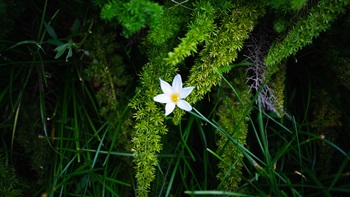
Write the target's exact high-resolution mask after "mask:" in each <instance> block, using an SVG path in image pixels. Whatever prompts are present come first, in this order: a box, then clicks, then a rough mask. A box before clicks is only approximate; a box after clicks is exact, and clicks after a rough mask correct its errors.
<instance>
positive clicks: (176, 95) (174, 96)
mask: <svg viewBox="0 0 350 197" xmlns="http://www.w3.org/2000/svg"><path fill="white" fill-rule="evenodd" d="M170 98H171V100H172V101H173V102H174V103H177V102H178V101H179V94H172V95H171V96H170Z"/></svg>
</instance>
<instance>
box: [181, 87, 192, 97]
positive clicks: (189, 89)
mask: <svg viewBox="0 0 350 197" xmlns="http://www.w3.org/2000/svg"><path fill="white" fill-rule="evenodd" d="M193 89H194V86H191V87H186V88H183V89H182V90H181V92H180V94H179V97H180V98H186V97H187V96H188V95H190V94H191V92H192V90H193Z"/></svg>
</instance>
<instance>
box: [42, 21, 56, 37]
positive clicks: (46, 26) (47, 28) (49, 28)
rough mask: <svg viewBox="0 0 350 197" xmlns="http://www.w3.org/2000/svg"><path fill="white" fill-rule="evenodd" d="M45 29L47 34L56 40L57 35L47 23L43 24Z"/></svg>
mask: <svg viewBox="0 0 350 197" xmlns="http://www.w3.org/2000/svg"><path fill="white" fill-rule="evenodd" d="M44 26H45V29H46V31H47V33H48V34H49V35H50V36H51V37H52V38H53V39H55V40H57V34H56V32H55V30H54V29H53V28H52V27H51V25H50V24H49V23H47V22H44Z"/></svg>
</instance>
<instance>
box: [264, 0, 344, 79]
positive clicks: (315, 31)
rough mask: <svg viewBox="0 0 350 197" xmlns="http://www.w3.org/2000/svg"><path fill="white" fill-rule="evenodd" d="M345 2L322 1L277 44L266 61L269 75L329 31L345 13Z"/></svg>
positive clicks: (337, 0) (272, 47)
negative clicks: (281, 63)
mask: <svg viewBox="0 0 350 197" xmlns="http://www.w3.org/2000/svg"><path fill="white" fill-rule="evenodd" d="M344 6H345V4H344V2H343V1H339V0H321V1H320V2H319V3H318V4H317V5H315V6H314V7H313V8H312V9H311V10H310V14H309V15H308V16H306V17H305V18H303V19H301V20H300V21H299V22H298V23H297V24H296V25H295V26H294V27H293V29H291V30H290V31H289V32H288V33H287V35H286V37H285V38H284V39H283V41H282V42H275V43H274V44H273V45H272V46H271V48H270V50H269V53H268V55H267V57H266V59H265V64H266V65H267V66H269V67H270V68H269V69H270V71H269V75H272V74H273V73H274V72H276V70H277V64H279V63H280V62H281V61H282V60H283V59H285V58H287V57H289V56H291V55H294V54H295V53H296V52H298V51H299V50H300V49H302V48H303V47H305V46H306V45H309V44H311V43H312V40H313V38H315V37H318V36H319V35H320V33H321V32H323V31H325V30H327V29H328V28H329V27H330V26H331V23H332V22H333V21H334V20H335V19H336V18H337V17H338V16H339V15H340V14H341V13H343V12H344Z"/></svg>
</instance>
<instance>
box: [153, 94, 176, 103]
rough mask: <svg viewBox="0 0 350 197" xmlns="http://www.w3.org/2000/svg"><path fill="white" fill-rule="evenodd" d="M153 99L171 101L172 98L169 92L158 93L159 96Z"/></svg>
mask: <svg viewBox="0 0 350 197" xmlns="http://www.w3.org/2000/svg"><path fill="white" fill-rule="evenodd" d="M153 100H154V101H156V102H159V103H171V102H172V101H171V98H170V96H169V95H167V94H158V95H157V96H155V97H153Z"/></svg>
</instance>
